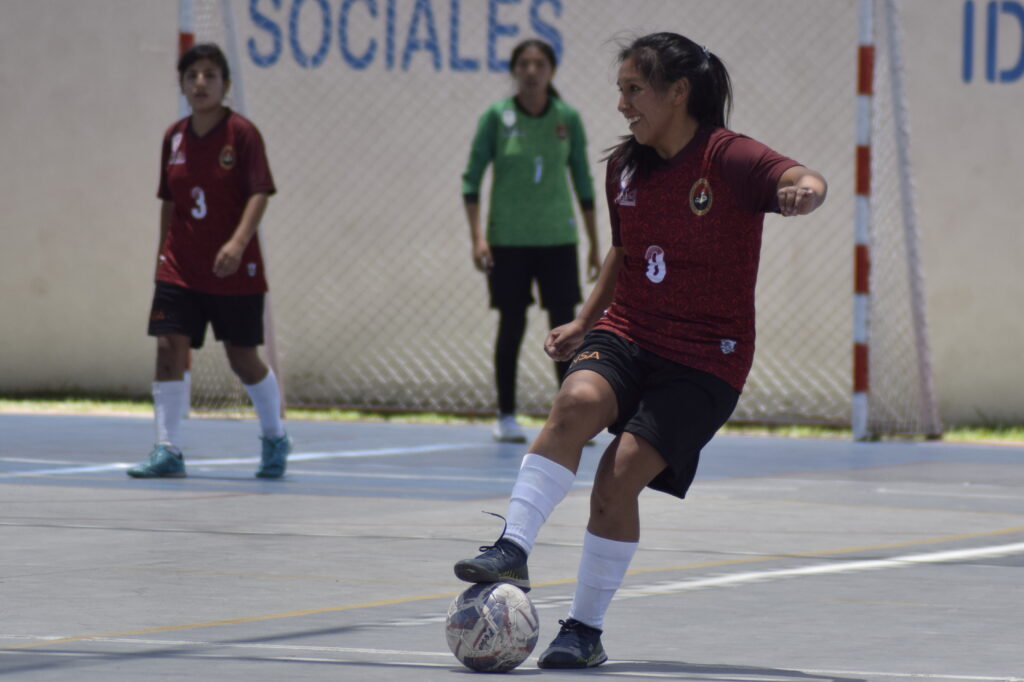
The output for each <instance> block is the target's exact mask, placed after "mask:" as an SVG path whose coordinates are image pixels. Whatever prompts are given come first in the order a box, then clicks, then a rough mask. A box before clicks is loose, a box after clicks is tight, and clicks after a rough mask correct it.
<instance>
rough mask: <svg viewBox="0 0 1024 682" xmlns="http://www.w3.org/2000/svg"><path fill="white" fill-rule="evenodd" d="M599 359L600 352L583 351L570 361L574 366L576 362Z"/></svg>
mask: <svg viewBox="0 0 1024 682" xmlns="http://www.w3.org/2000/svg"><path fill="white" fill-rule="evenodd" d="M600 359H601V352H600V351H596V350H591V351H584V352H583V353H580V354H579V355H577V356H576V358H575V359H574V360H573V361H572V364H574V365H575V364H576V363H577V362H580V361H581V360H600Z"/></svg>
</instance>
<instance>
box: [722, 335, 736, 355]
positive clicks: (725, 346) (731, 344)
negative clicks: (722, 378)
mask: <svg viewBox="0 0 1024 682" xmlns="http://www.w3.org/2000/svg"><path fill="white" fill-rule="evenodd" d="M721 349H722V355H728V354H729V353H732V352H733V351H734V350H736V342H735V341H734V340H733V339H722V341H721Z"/></svg>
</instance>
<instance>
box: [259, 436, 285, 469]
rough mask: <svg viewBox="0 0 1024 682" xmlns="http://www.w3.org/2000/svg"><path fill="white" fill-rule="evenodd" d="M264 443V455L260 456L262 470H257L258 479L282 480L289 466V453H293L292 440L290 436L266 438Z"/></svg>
mask: <svg viewBox="0 0 1024 682" xmlns="http://www.w3.org/2000/svg"><path fill="white" fill-rule="evenodd" d="M260 440H261V441H263V453H262V455H261V456H260V468H259V469H257V470H256V478H281V477H282V476H284V470H285V468H286V467H287V466H288V453H290V452H291V451H292V439H291V438H289V437H288V434H287V433H286V434H285V435H283V436H281V437H280V438H266V437H265V436H260Z"/></svg>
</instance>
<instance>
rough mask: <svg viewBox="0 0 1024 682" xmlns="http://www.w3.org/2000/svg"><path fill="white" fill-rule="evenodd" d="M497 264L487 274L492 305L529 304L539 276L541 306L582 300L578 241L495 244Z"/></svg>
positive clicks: (515, 305) (492, 255) (525, 305)
mask: <svg viewBox="0 0 1024 682" xmlns="http://www.w3.org/2000/svg"><path fill="white" fill-rule="evenodd" d="M491 258H492V259H493V260H494V267H492V268H491V272H490V274H489V275H488V276H487V288H488V289H489V290H490V292H491V307H492V308H499V309H508V308H526V307H528V306H530V305H531V304H532V303H533V302H534V298H533V292H532V289H533V281H534V280H537V288H538V289H540V304H541V306H542V307H544V308H547V309H549V310H550V309H551V308H552V307H556V308H557V307H561V306H574V305H576V304H577V303H579V302H580V301H581V300H582V292H581V291H580V276H579V264H578V259H577V256H576V245H575V244H562V245H559V246H492V247H491Z"/></svg>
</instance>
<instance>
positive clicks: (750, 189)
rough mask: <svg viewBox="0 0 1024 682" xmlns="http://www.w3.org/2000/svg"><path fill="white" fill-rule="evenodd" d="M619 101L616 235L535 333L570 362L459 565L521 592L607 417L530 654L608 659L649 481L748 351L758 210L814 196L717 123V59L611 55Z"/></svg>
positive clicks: (678, 471) (802, 176)
mask: <svg viewBox="0 0 1024 682" xmlns="http://www.w3.org/2000/svg"><path fill="white" fill-rule="evenodd" d="M619 63H620V67H619V72H618V86H619V90H620V92H621V95H620V97H619V105H618V109H619V111H620V112H621V113H622V115H623V116H624V117H625V119H626V122H627V124H628V126H629V130H630V132H631V133H632V134H631V135H630V136H629V137H628V138H626V139H625V141H624V142H622V143H621V144H620V145H619V146H618V147H616V148H615V149H614V150H613V151H612V153H611V155H610V156H609V159H608V169H607V180H606V192H607V195H608V205H609V207H610V212H611V226H612V247H611V250H610V251H609V252H608V255H607V256H606V258H605V261H604V266H603V267H602V270H601V275H600V278H599V279H598V282H597V284H596V286H595V288H594V291H593V292H592V293H591V295H590V297H589V298H588V299H587V302H586V303H585V304H584V306H583V308H582V309H581V311H580V314H579V316H577V317H576V318H575V319H574V320H573V321H572V322H570V323H569V324H566V325H564V326H561V327H558V328H557V329H554V330H552V331H551V333H550V334H549V335H548V338H547V340H546V342H545V349H546V350H547V352H548V354H549V355H550V356H551V357H552V358H555V359H557V360H565V359H568V358H574V359H573V361H572V366H571V367H570V369H569V374H568V375H567V376H566V378H565V380H564V382H563V384H562V387H561V390H560V391H559V392H558V395H557V397H556V399H555V404H554V407H553V409H552V412H551V415H550V417H549V419H548V421H547V423H546V425H545V426H544V428H543V430H542V431H541V433H540V435H539V436H538V437H537V439H536V440H535V441H534V442H533V444H532V446H531V448H530V454H527V455H526V456H525V457H524V459H523V463H522V467H521V469H520V472H519V475H518V477H517V479H516V483H515V486H514V487H513V490H512V496H511V500H510V502H509V510H508V521H507V526H506V529H505V531H504V532H503V533H502V537H501V538H499V539H498V541H497V542H496V543H495V544H494V546H493V547H488V548H484V550H485V551H484V552H483V554H481V555H479V556H478V557H476V558H474V559H466V560H463V561H460V562H458V563H457V564H456V565H455V574H456V575H457V576H458V577H459V578H460V579H462V580H466V581H469V582H497V581H507V582H511V583H513V584H516V585H519V586H521V587H523V588H526V589H529V575H528V572H527V565H526V559H527V555H528V554H529V553H530V551H531V549H532V547H533V543H534V540H535V538H536V537H537V532H538V531H539V529H540V527H541V525H542V524H543V523H544V521H545V520H546V519H547V517H548V515H549V514H550V513H551V511H552V510H553V509H554V507H555V506H556V505H557V504H558V503H559V502H560V501H561V500H562V499H563V498H564V496H565V494H566V492H567V491H568V490H569V488H570V486H571V485H572V482H573V479H574V477H575V474H576V469H577V467H578V465H579V462H580V454H581V450H582V447H583V444H584V443H585V442H586V441H587V439H589V438H591V437H592V436H594V434H596V433H597V432H598V431H600V430H601V429H603V428H605V427H608V428H609V430H610V431H611V432H612V433H613V434H615V436H616V437H615V439H614V441H613V442H612V443H611V444H610V445H609V446H608V449H607V450H606V451H605V452H604V455H603V456H602V458H601V461H600V463H599V464H598V469H597V473H596V476H595V481H594V487H593V491H592V493H591V505H590V520H589V523H588V524H587V530H586V533H585V535H584V538H583V555H582V558H581V560H580V566H579V573H578V581H577V586H576V592H575V596H574V599H573V602H572V606H571V608H570V610H569V614H568V618H567V619H566V620H564V621H562V622H561V625H562V627H561V630H560V632H559V633H558V635H557V636H556V637H555V639H554V641H553V642H552V643H551V645H550V646H549V647H548V649H547V650H546V651H544V653H543V654H542V655H541V657H540V662H539V664H540V667H542V668H586V667H591V666H596V665H600V664H601V663H603V662H604V661H605V660H607V656H606V654H605V652H604V648H603V646H602V644H601V633H602V628H603V626H604V616H605V611H606V610H607V608H608V606H609V604H610V602H611V599H612V597H613V596H614V594H615V592H616V590H617V589H618V588H619V585H620V584H621V582H622V579H623V577H624V576H625V574H626V570H627V569H628V567H629V563H630V561H631V559H632V557H633V554H634V552H635V551H636V548H637V543H638V541H639V538H640V521H639V512H638V504H637V498H638V496H639V495H640V492H641V491H642V490H643V489H644V488H645V487H651V488H653V489H655V490H660V491H664V492H667V493H669V494H671V495H675V496H677V497H683V496H684V495H685V494H686V491H687V489H688V488H689V486H690V483H691V482H692V481H693V477H694V474H695V472H696V469H697V462H698V458H699V456H700V451H701V448H703V447H704V445H705V444H707V442H708V441H709V440H710V439H711V437H712V436H713V435H714V434H715V432H716V431H717V430H718V429H719V428H720V427H721V426H722V425H723V424H724V423H725V421H726V420H727V419H728V418H729V415H730V414H731V413H732V411H733V408H734V407H735V405H736V401H737V399H738V398H739V394H740V391H741V390H742V389H743V384H744V381H745V380H746V377H747V374H748V372H749V371H750V366H751V362H752V360H753V353H754V283H755V280H756V276H757V266H758V258H759V254H760V245H761V227H762V224H763V220H764V214H765V213H766V212H769V211H776V212H779V213H781V214H782V215H784V216H799V215H806V214H808V213H810V212H811V211H813V210H815V209H816V208H817V207H818V206H820V205H821V203H822V202H823V201H824V199H825V193H826V183H825V180H824V178H823V177H822V176H821V175H820V174H818V173H817V172H815V171H812V170H809V169H807V168H805V167H804V166H801V165H800V164H798V163H797V162H796V161H793V160H791V159H789V158H786V157H785V156H782V155H780V154H777V153H776V152H774V151H772V150H771V149H769V148H768V147H766V146H764V145H763V144H761V143H759V142H756V141H754V140H752V139H750V138H748V137H745V136H743V135H739V134H737V133H734V132H732V131H730V130H728V129H727V128H726V127H725V125H726V117H727V114H728V112H729V107H730V101H731V85H730V80H729V75H728V73H727V71H726V69H725V66H724V65H723V64H722V62H721V61H720V60H719V58H718V57H717V56H715V55H714V54H713V53H711V52H710V51H709V50H707V49H706V48H704V47H702V46H700V45H697V44H696V43H694V42H693V41H691V40H689V39H687V38H684V37H683V36H680V35H676V34H673V33H657V34H652V35H648V36H645V37H642V38H639V39H638V40H636V41H634V42H633V43H632V44H630V45H628V46H626V47H624V48H623V49H622V50H621V52H620V54H619Z"/></svg>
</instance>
